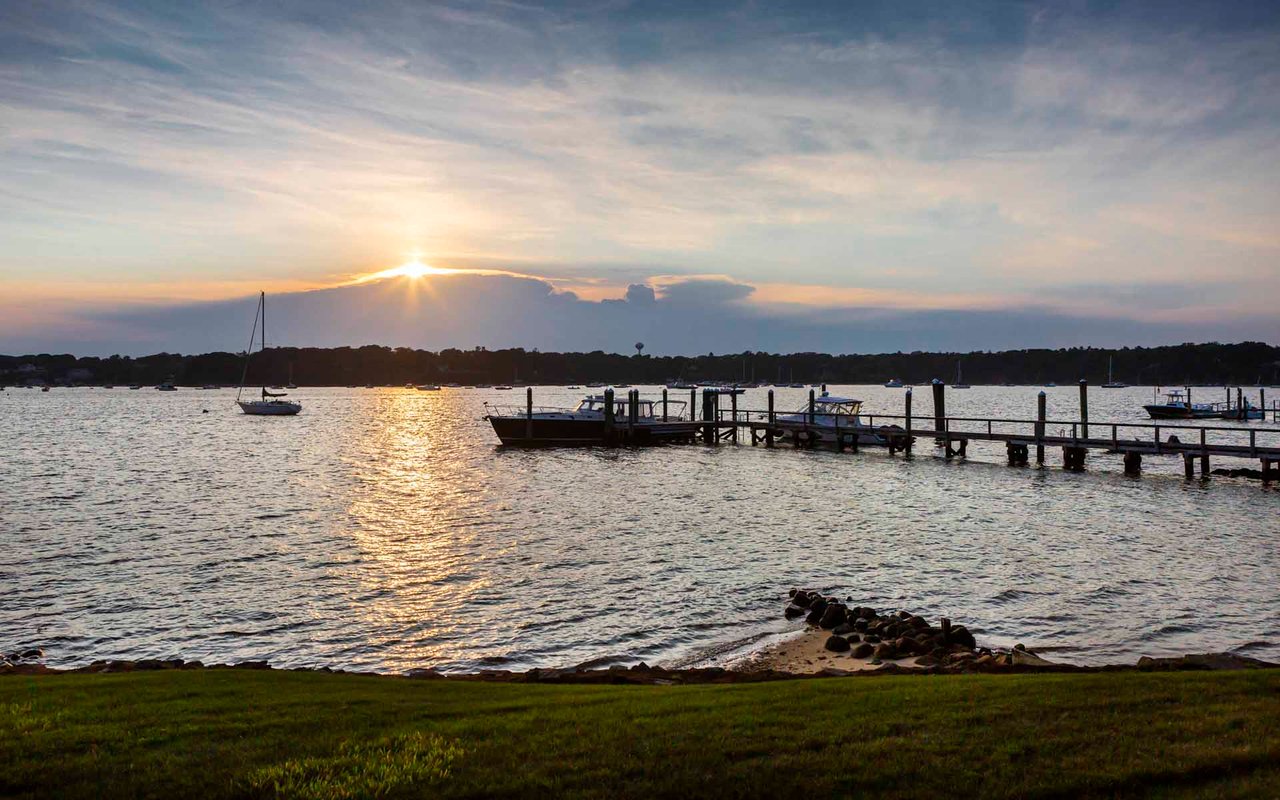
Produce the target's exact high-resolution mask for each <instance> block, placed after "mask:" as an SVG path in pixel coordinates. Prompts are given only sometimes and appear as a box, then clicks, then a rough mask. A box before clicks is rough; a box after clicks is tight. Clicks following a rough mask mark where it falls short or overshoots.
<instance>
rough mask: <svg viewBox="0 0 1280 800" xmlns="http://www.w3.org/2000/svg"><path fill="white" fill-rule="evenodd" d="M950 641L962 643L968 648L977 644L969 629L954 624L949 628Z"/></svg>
mask: <svg viewBox="0 0 1280 800" xmlns="http://www.w3.org/2000/svg"><path fill="white" fill-rule="evenodd" d="M951 641H953V642H955V643H956V644H962V645H964V646H965V647H967V648H969V649H970V650H972V649H973V648H975V647H977V646H978V643H977V642H976V641H975V640H974V638H973V634H972V633H969V629H968V628H966V627H965V626H963V625H956V626H955V627H953V628H952V629H951Z"/></svg>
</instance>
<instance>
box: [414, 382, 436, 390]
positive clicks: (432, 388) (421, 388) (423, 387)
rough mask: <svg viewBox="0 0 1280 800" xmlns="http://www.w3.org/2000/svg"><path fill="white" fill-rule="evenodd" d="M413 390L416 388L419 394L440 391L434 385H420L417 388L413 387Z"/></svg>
mask: <svg viewBox="0 0 1280 800" xmlns="http://www.w3.org/2000/svg"><path fill="white" fill-rule="evenodd" d="M415 388H417V390H418V391H420V392H438V391H440V387H439V386H438V385H437V384H434V383H420V384H418V385H417V387H415Z"/></svg>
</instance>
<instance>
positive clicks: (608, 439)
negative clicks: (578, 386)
mask: <svg viewBox="0 0 1280 800" xmlns="http://www.w3.org/2000/svg"><path fill="white" fill-rule="evenodd" d="M604 443H605V444H613V389H605V390H604Z"/></svg>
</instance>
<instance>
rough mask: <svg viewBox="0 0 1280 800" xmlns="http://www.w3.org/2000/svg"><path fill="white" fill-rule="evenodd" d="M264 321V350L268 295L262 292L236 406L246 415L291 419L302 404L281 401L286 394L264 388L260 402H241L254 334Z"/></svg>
mask: <svg viewBox="0 0 1280 800" xmlns="http://www.w3.org/2000/svg"><path fill="white" fill-rule="evenodd" d="M259 319H261V320H262V349H263V350H266V349H267V293H266V292H261V293H260V294H259V295H258V310H257V312H256V313H255V314H254V316H253V331H252V332H251V333H250V334H249V349H248V350H247V351H246V352H245V354H244V372H243V373H242V374H241V375H240V388H239V389H238V390H237V391H236V405H238V406H240V410H241V411H243V412H244V413H246V414H249V415H252V416H256V417H291V416H293V415H294V414H297V413H298V412H299V411H301V410H302V404H301V403H295V402H293V401H291V400H281V399H280V398H281V397H284V396H285V395H284V394H273V393H272V392H268V391H267V387H265V386H263V387H262V398H261V399H260V400H241V399H240V394H241V393H242V392H244V382H245V380H246V379H248V377H249V359H250V358H252V357H253V339H254V334H255V333H257V332H258V320H259Z"/></svg>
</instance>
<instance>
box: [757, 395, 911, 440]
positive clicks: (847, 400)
mask: <svg viewBox="0 0 1280 800" xmlns="http://www.w3.org/2000/svg"><path fill="white" fill-rule="evenodd" d="M861 412H862V401H861V400H855V399H854V398H852V397H837V396H835V395H832V394H829V393H827V392H823V393H822V394H821V395H819V396H818V397H815V398H814V400H813V409H812V411H811V410H810V408H809V404H808V403H805V405H804V406H802V407H801V408H800V409H798V410H797V411H796V412H795V413H793V414H779V415H778V416H777V418H776V424H777V426H778V427H779V428H781V429H782V438H783V440H784V441H793V442H794V441H801V442H803V443H805V444H835V442H836V437H837V436H841V437H843V438H845V441H846V443H847V442H848V434H850V433H853V432H856V433H857V436H858V443H859V444H881V445H882V444H886V442H887V440H886V439H885V437H884V436H883V435H882V434H880V433H879V432H878V430H877V429H876V428H873V427H871V426H870V425H864V424H863V422H862V418H861V416H860V414H861Z"/></svg>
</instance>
